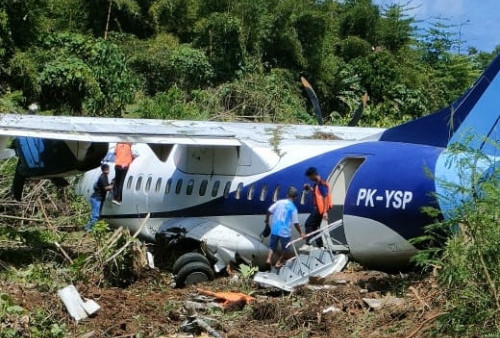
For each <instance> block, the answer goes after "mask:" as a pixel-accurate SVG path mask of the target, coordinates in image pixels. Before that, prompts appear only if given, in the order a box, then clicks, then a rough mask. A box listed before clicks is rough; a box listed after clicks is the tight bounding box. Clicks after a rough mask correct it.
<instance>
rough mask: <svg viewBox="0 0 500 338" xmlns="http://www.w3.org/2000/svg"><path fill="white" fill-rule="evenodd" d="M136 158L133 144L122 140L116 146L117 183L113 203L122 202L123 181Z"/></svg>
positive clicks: (118, 203)
mask: <svg viewBox="0 0 500 338" xmlns="http://www.w3.org/2000/svg"><path fill="white" fill-rule="evenodd" d="M133 160H134V155H133V154H132V144H131V143H128V142H120V143H117V144H116V147H115V185H114V188H113V203H114V204H117V205H120V204H122V192H123V183H124V182H125V177H126V176H127V171H128V168H129V167H130V164H131V163H132V161H133Z"/></svg>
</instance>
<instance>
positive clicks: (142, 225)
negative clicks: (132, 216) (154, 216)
mask: <svg viewBox="0 0 500 338" xmlns="http://www.w3.org/2000/svg"><path fill="white" fill-rule="evenodd" d="M149 216H151V213H150V212H148V214H147V215H146V218H144V220H143V221H142V224H141V226H140V227H139V229H137V231H136V232H135V234H134V235H133V236H132V237H131V239H130V240H128V241H127V243H125V244H124V245H123V246H122V247H121V248H120V249H119V250H118V251H117V252H116V253H115V254H114V255H113V256H111V257H109V258H108V259H106V261H105V262H104V263H109V262H110V261H112V260H113V259H115V258H116V257H117V256H118V255H119V254H121V253H122V252H123V251H124V250H125V249H126V248H127V247H128V246H129V245H130V243H132V242H133V239H135V238H136V237H137V236H138V235H139V233H140V232H141V231H142V229H143V228H144V227H145V226H146V223H147V222H148V221H149Z"/></svg>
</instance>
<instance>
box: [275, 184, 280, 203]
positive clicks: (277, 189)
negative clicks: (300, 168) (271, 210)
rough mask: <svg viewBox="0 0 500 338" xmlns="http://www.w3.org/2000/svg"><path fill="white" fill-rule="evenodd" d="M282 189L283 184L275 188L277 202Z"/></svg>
mask: <svg viewBox="0 0 500 338" xmlns="http://www.w3.org/2000/svg"><path fill="white" fill-rule="evenodd" d="M280 190H281V186H279V185H277V186H276V188H274V194H273V202H276V201H277V200H278V199H279V198H280Z"/></svg>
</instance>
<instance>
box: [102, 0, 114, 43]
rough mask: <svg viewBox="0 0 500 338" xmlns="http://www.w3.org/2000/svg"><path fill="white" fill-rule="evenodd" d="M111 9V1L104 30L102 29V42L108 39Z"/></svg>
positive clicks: (110, 0) (111, 0)
mask: <svg viewBox="0 0 500 338" xmlns="http://www.w3.org/2000/svg"><path fill="white" fill-rule="evenodd" d="M112 7H113V0H109V6H108V15H107V17H106V28H104V40H106V39H107V38H108V31H109V21H110V20H111V8H112Z"/></svg>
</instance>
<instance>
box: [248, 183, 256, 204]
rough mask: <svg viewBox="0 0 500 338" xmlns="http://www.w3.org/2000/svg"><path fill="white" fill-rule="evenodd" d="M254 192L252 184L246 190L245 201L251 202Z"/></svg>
mask: <svg viewBox="0 0 500 338" xmlns="http://www.w3.org/2000/svg"><path fill="white" fill-rule="evenodd" d="M254 192H255V184H252V185H251V186H250V188H249V189H248V193H247V199H248V200H249V201H251V200H252V199H253V194H254Z"/></svg>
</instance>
